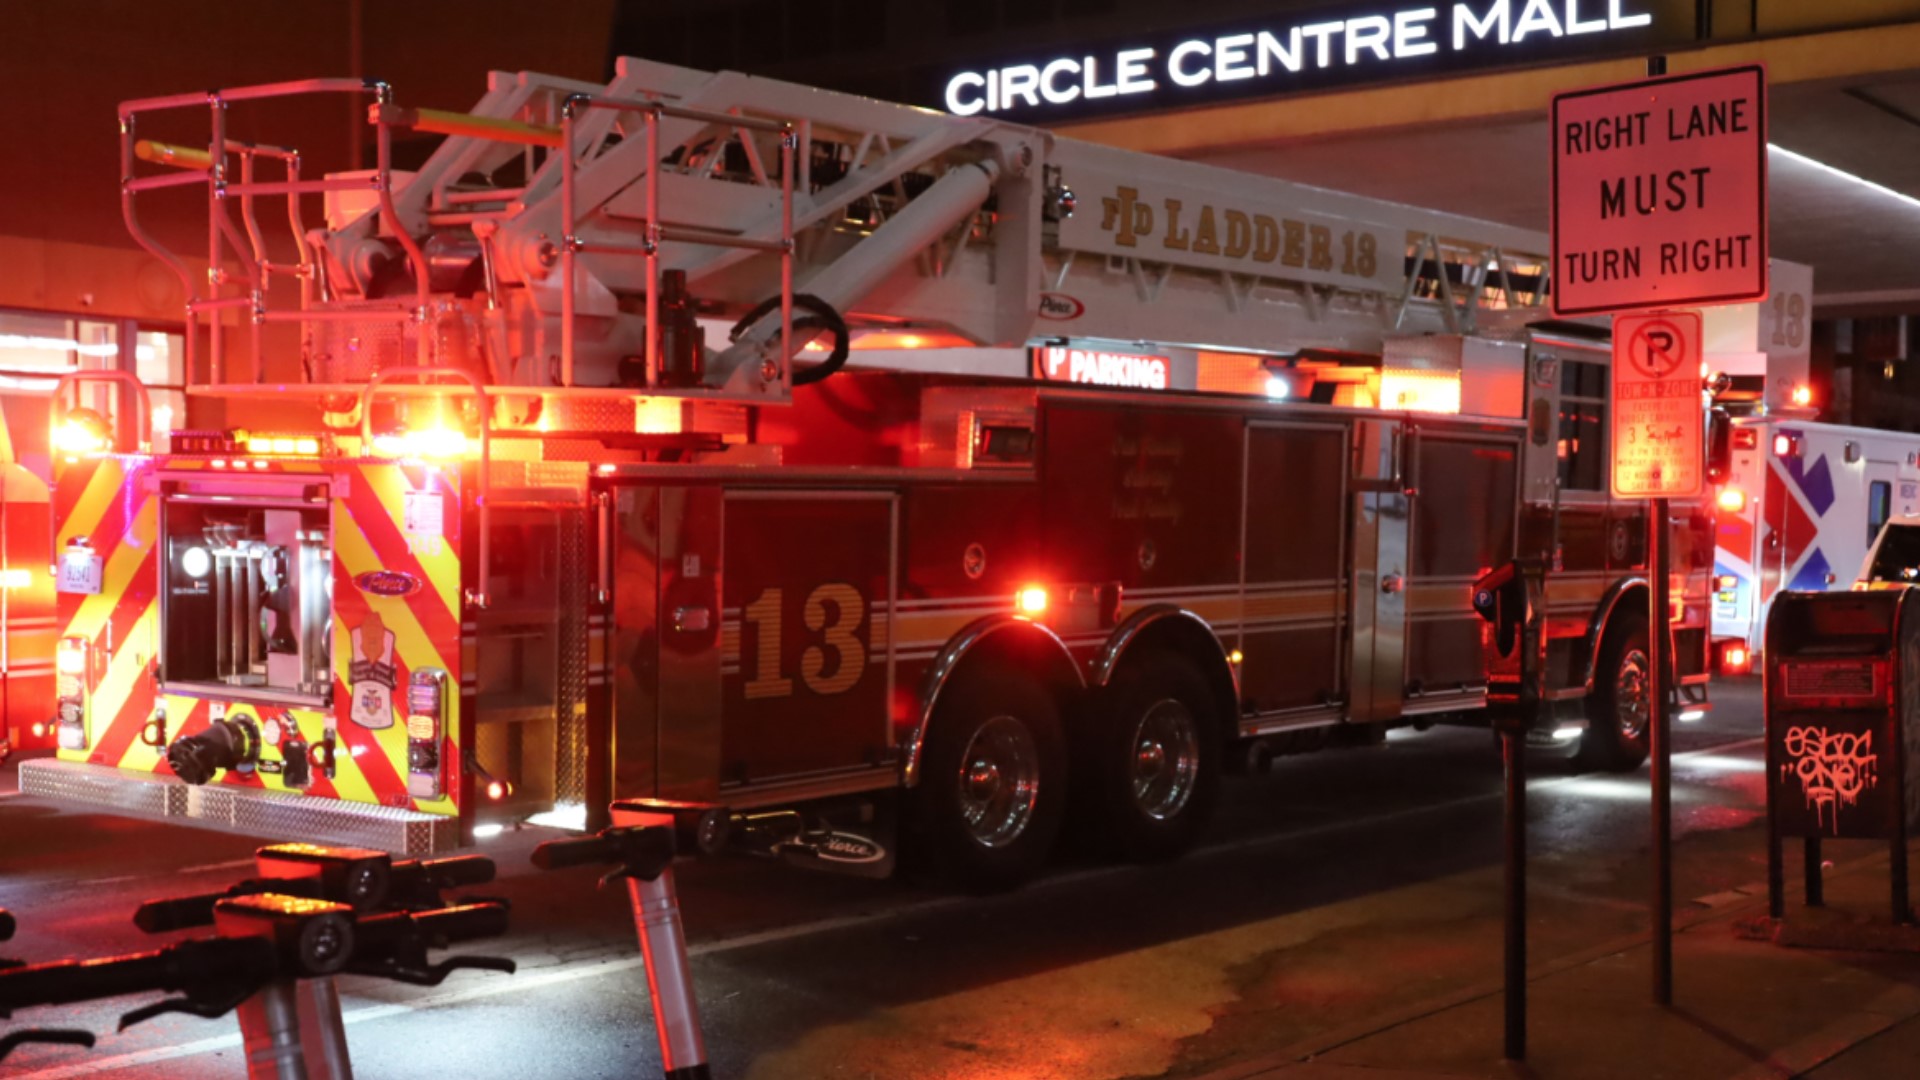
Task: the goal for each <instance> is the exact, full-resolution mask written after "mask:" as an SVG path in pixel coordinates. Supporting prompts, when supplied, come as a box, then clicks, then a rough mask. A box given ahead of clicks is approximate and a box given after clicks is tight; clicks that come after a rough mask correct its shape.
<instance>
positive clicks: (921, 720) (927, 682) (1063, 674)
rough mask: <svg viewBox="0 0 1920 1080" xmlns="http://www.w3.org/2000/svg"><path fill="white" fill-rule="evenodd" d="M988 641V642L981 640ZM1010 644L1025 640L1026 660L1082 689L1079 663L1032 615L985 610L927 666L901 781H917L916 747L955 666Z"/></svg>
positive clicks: (923, 742) (1056, 680)
mask: <svg viewBox="0 0 1920 1080" xmlns="http://www.w3.org/2000/svg"><path fill="white" fill-rule="evenodd" d="M988 642H991V644H985V643H988ZM1008 646H1024V647H1026V648H1028V649H1031V650H1033V652H1034V653H1035V654H1036V655H1034V656H1031V657H1028V658H1027V659H1026V661H1025V663H1026V665H1027V666H1028V667H1029V668H1033V669H1039V670H1041V671H1042V672H1043V673H1044V674H1045V675H1046V676H1047V677H1048V679H1049V681H1050V682H1053V683H1055V684H1060V683H1064V684H1066V685H1068V686H1070V687H1071V688H1072V689H1073V690H1075V691H1079V690H1084V689H1086V680H1085V678H1083V677H1082V676H1081V674H1080V665H1079V664H1077V663H1075V662H1074V659H1073V653H1072V652H1071V651H1069V650H1068V649H1067V644H1066V642H1064V641H1061V640H1060V635H1059V634H1056V633H1054V632H1053V631H1052V630H1051V629H1048V628H1047V627H1045V626H1043V625H1041V624H1040V623H1037V622H1034V621H1033V620H1032V619H1028V618H1025V617H1023V616H1019V615H1013V614H998V615H986V616H983V617H981V618H978V619H975V620H974V621H973V622H970V623H968V624H967V625H966V627H965V629H963V630H961V631H960V632H959V633H958V634H955V635H954V636H953V638H952V640H950V641H948V642H947V643H946V645H945V646H944V647H942V648H941V650H940V652H939V654H938V655H937V656H935V657H934V658H933V663H931V664H929V665H928V666H927V674H926V676H925V678H923V679H922V681H921V684H920V696H919V712H918V716H917V718H916V723H915V724H914V728H913V734H912V735H911V736H910V737H909V738H908V741H907V745H906V747H905V749H906V754H905V757H904V764H903V766H902V771H901V782H902V783H904V784H905V785H906V786H907V787H913V786H914V785H916V784H918V783H919V782H920V753H921V750H922V748H923V747H924V746H925V745H926V741H927V728H928V726H929V725H931V724H932V722H933V710H934V709H935V707H937V706H938V705H939V704H940V695H941V693H942V692H943V691H944V690H945V689H946V687H947V683H948V682H949V681H951V680H952V678H953V676H954V673H955V672H957V671H959V670H960V668H961V666H962V664H963V662H964V661H965V660H966V659H967V658H968V657H969V656H974V655H981V654H985V653H987V652H991V651H995V650H997V649H999V648H1004V647H1008Z"/></svg>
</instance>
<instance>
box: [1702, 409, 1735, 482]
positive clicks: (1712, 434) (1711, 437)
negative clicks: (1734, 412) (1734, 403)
mask: <svg viewBox="0 0 1920 1080" xmlns="http://www.w3.org/2000/svg"><path fill="white" fill-rule="evenodd" d="M1731 475H1733V418H1732V417H1731V416H1728V415H1727V410H1725V409H1708V410H1707V483H1709V484H1716V485H1718V484H1724V483H1726V482H1727V477H1729V476H1731Z"/></svg>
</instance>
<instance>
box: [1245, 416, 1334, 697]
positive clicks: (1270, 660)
mask: <svg viewBox="0 0 1920 1080" xmlns="http://www.w3.org/2000/svg"><path fill="white" fill-rule="evenodd" d="M1346 451H1347V429H1346V427H1345V426H1344V425H1340V424H1267V423H1254V424H1250V425H1248V427H1247V445H1246V466H1245V468H1244V469H1242V471H1241V475H1242V476H1244V477H1245V478H1246V505H1245V508H1244V513H1245V515H1246V517H1245V521H1246V526H1245V528H1246V557H1245V558H1244V559H1242V560H1241V568H1242V579H1241V582H1240V587H1241V590H1242V603H1243V605H1244V610H1245V618H1244V621H1243V623H1242V629H1241V632H1240V636H1239V638H1238V639H1237V641H1235V642H1234V644H1236V645H1237V646H1238V647H1239V648H1240V649H1241V651H1242V653H1243V654H1244V660H1243V662H1242V665H1241V669H1240V670H1241V677H1240V691H1241V695H1242V697H1243V699H1244V701H1245V703H1246V706H1247V710H1248V711H1249V712H1252V713H1255V714H1260V715H1270V714H1273V713H1276V712H1293V711H1295V710H1301V709H1324V708H1325V707H1327V706H1328V705H1330V704H1332V703H1334V702H1338V701H1340V700H1343V699H1344V698H1345V696H1346V691H1347V686H1346V683H1345V676H1346V671H1345V665H1344V663H1343V660H1344V659H1345V658H1344V657H1343V656H1342V650H1341V641H1342V640H1343V638H1344V632H1345V630H1346V622H1347V618H1348V605H1347V604H1346V602H1345V601H1346V598H1345V596H1344V593H1345V592H1346V590H1347V587H1348V582H1347V575H1346V573H1345V571H1344V569H1343V567H1344V566H1345V564H1346V560H1345V555H1346V537H1347V528H1346V519H1347V511H1346V498H1345V495H1346V491H1347V465H1348V455H1347V452H1346Z"/></svg>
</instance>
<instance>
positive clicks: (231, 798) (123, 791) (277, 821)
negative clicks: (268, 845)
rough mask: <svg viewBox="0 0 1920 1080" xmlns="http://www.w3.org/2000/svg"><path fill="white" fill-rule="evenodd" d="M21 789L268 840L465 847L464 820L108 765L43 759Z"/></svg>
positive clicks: (25, 766) (398, 851) (388, 847)
mask: <svg viewBox="0 0 1920 1080" xmlns="http://www.w3.org/2000/svg"><path fill="white" fill-rule="evenodd" d="M20 791H21V793H22V794H24V795H37V796H40V797H42V798H47V799H53V800H55V801H56V802H61V803H66V804H68V805H70V806H78V807H91V808H94V809H98V810H104V811H106V812H108V813H114V814H124V815H127V816H131V817H142V818H165V819H171V820H177V821H179V822H180V823H181V824H185V825H199V826H204V827H207V828H214V829H222V830H225V831H228V832H237V833H243V834H245V835H248V836H258V837H260V838H262V839H265V840H272V841H286V840H300V841H306V842H309V843H316V844H338V845H350V846H355V847H368V848H377V849H380V850H383V851H389V852H392V853H393V854H395V855H406V856H420V855H435V854H439V853H441V852H445V851H450V850H452V849H454V848H456V847H458V846H459V844H460V823H459V821H458V820H457V819H455V818H451V817H443V816H441V815H438V814H421V813H416V812H414V811H411V810H401V809H397V808H395V807H390V806H367V805H363V804H359V803H347V802H340V801H338V800H334V799H310V798H307V797H306V796H303V795H286V794H282V793H279V792H271V791H256V790H252V789H249V788H239V787H230V786H227V785H224V784H207V785H203V786H200V787H193V786H190V785H188V784H183V783H181V782H180V781H178V780H176V779H173V778H172V777H164V776H152V775H141V774H139V773H133V772H128V771H126V770H124V769H114V768H109V767H108V766H105V765H88V764H85V763H82V762H77V761H59V760H56V759H53V758H38V759H34V760H31V761H22V762H21V763H20Z"/></svg>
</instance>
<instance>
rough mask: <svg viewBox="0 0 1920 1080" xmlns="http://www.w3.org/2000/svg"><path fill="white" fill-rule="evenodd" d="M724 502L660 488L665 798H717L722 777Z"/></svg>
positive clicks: (708, 490)
mask: <svg viewBox="0 0 1920 1080" xmlns="http://www.w3.org/2000/svg"><path fill="white" fill-rule="evenodd" d="M723 505H724V500H723V497H722V495H721V493H720V492H719V491H718V490H716V489H714V488H713V487H711V486H700V485H693V486H688V487H669V488H662V489H661V491H660V562H659V571H660V588H659V598H660V600H659V603H660V607H659V614H658V619H659V623H658V625H659V634H658V635H657V640H658V641H659V643H660V661H659V662H660V739H659V749H658V754H659V775H660V783H659V791H660V798H663V799H679V800H683V801H687V802H698V801H702V800H711V799H712V798H714V796H715V795H717V794H718V790H719V789H718V787H717V786H716V780H717V778H718V777H719V775H720V766H721V758H720V740H721V727H720V715H721V705H720V670H721V655H722V652H723V650H722V649H721V644H720V642H721V635H720V589H721V577H722V567H723V564H722V562H721V535H722V534H721V528H722V522H723V520H724V518H723V511H722V506H723Z"/></svg>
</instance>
